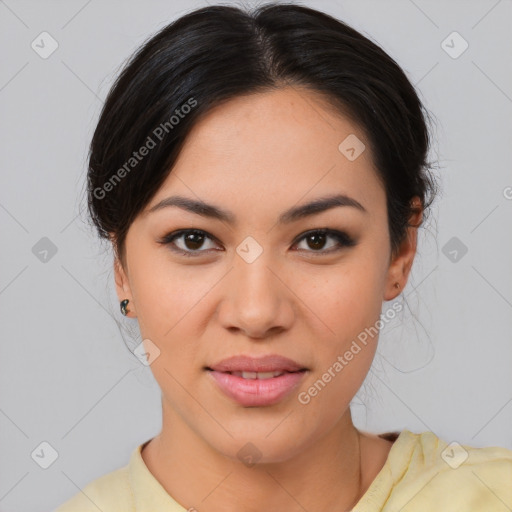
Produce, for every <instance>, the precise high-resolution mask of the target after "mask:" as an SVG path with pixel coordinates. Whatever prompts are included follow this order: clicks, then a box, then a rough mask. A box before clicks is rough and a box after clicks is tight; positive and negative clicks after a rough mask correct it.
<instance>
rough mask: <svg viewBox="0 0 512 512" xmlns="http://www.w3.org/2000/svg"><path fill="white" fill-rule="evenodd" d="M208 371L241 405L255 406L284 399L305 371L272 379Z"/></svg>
mask: <svg viewBox="0 0 512 512" xmlns="http://www.w3.org/2000/svg"><path fill="white" fill-rule="evenodd" d="M208 373H209V374H210V375H211V376H212V377H213V378H214V379H215V382H216V383H217V384H218V386H219V388H220V389H221V391H222V392H224V394H226V395H227V396H228V397H230V398H232V399H233V400H235V401H236V402H238V403H239V404H240V405H244V406H246V407H255V406H263V405H272V404H275V403H277V402H279V401H280V400H282V399H283V398H284V397H285V396H286V395H288V394H289V393H291V392H292V391H293V389H294V388H295V387H297V385H298V384H299V382H300V380H301V379H302V377H303V376H304V373H305V372H304V371H302V372H290V373H284V374H283V375H279V377H272V378H271V379H244V378H243V377H237V376H236V375H231V374H230V373H224V372H217V371H215V370H208Z"/></svg>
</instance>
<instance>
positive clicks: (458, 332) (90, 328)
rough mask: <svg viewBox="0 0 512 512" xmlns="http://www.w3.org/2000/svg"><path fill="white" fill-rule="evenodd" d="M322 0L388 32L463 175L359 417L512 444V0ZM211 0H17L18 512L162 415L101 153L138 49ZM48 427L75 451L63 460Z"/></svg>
mask: <svg viewBox="0 0 512 512" xmlns="http://www.w3.org/2000/svg"><path fill="white" fill-rule="evenodd" d="M212 3H213V2H212ZM224 3H225V4H227V3H229V2H224ZM303 4H304V5H309V6H312V7H316V8H318V9H320V10H324V11H326V12H328V13H330V14H333V15H335V16H337V17H339V18H340V19H342V20H344V21H346V22H348V23H349V24H351V25H353V26H354V27H355V28H356V29H358V30H360V31H362V32H363V33H364V34H365V35H367V36H369V37H370V38H371V39H372V40H374V41H375V42H376V43H378V44H379V45H381V46H382V47H383V48H384V49H385V50H386V51H387V52H389V53H390V54H391V56H392V57H394V58H395V59H396V60H397V62H398V63H399V64H400V65H401V66H402V67H403V68H404V70H405V71H406V73H407V75H408V77H409V78H410V79H411V81H412V82H413V83H414V84H415V85H416V86H417V88H418V90H419V93H420V95H421V98H422V100H423V101H424V102H425V105H426V106H427V108H429V109H430V110H431V111H432V112H433V113H434V115H435V116H436V119H437V129H436V132H435V133H434V136H435V137H436V138H437V141H436V142H435V144H436V145H435V150H434V152H433V153H432V155H431V158H434V159H437V160H438V162H439V164H440V169H439V171H437V174H438V175H439V176H440V178H439V179H440V180H441V182H440V184H441V187H442V189H443V193H442V196H441V197H440V198H439V199H438V201H437V203H436V206H435V207H434V209H433V211H432V215H431V221H430V222H429V223H428V224H427V226H426V227H425V229H423V230H422V231H421V235H420V239H419V243H420V246H419V254H418V256H417V259H416V261H415V266H414V269H413V273H412V276H411V279H410V281H409V283H408V285H407V288H406V289H405V290H404V293H403V294H402V297H404V296H405V303H404V305H405V310H404V312H403V314H401V315H399V317H398V318H397V319H395V321H393V322H391V323H390V324H388V325H386V327H385V328H384V330H383V331H382V333H381V339H380V342H379V350H378V353H377V356H376V359H375V361H374V365H373V368H372V370H371V371H370V373H369V375H368V378H367V380H366V381H365V383H364V385H363V387H362V388H361V390H360V392H359V393H358V394H357V396H356V398H355V399H354V403H353V405H352V410H353V414H354V420H355V423H356V426H358V427H360V428H362V429H364V430H368V431H372V432H383V431H388V430H395V429H396V430H400V429H402V428H408V429H410V430H412V431H415V432H421V431H424V430H432V431H434V432H435V433H436V434H437V435H439V436H440V437H443V438H444V439H446V440H447V441H448V442H450V441H458V442H460V443H462V444H464V443H465V444H470V445H474V446H485V445H498V446H504V447H507V448H511V449H512V433H511V432H512V429H511V428H510V426H511V424H512V403H511V402H512V372H511V361H512V337H511V334H510V333H511V330H512V314H511V313H512V271H511V261H512V237H511V236H510V234H511V220H512V200H511V198H512V172H511V169H512V166H511V163H512V162H511V160H512V156H511V152H510V144H511V142H512V141H511V131H512V130H511V128H512V99H511V97H512V83H511V82H512V80H511V79H512V70H511V64H510V62H511V58H510V57H511V55H510V48H511V47H512V46H511V45H512V41H511V39H512V5H511V1H510V0H501V1H496V0H480V1H468V0H465V1H446V0H443V1H441V0H439V1H426V0H422V1H421V0H414V1H412V0H400V1H385V2H384V1H381V0H379V1H369V0H356V1H341V0H333V1H327V0H325V1H315V2H313V1H309V2H303ZM202 5H206V2H204V1H202V2H192V1H188V2H183V1H174V2H170V1H168V0H167V1H152V2H142V1H140V2H134V1H122V2H121V1H119V2H114V1H109V2H106V1H103V2H100V1H99V0H92V1H66V2H64V1H60V2H49V1H39V2H37V1H32V2H28V1H15V0H5V1H0V38H1V44H2V52H1V55H2V57H1V59H2V63H1V66H0V115H1V120H2V123H1V133H0V140H1V144H2V153H1V154H2V160H1V169H2V171H1V181H0V225H1V229H2V251H1V254H0V258H1V262H0V263H1V264H0V311H1V319H2V322H1V329H2V338H1V340H2V342H1V358H0V379H1V381H0V382H1V386H0V432H1V439H0V442H1V457H0V511H2V512H6V511H14V510H15V511H18V512H29V511H42V510H50V509H52V508H54V507H56V506H57V505H58V504H60V503H62V502H63V501H65V500H66V499H68V498H69V497H71V496H72V495H74V494H75V493H76V492H78V491H79V489H80V488H82V487H83V486H84V485H85V484H87V483H88V482H89V481H91V480H93V479H95V478H97V477H99V476H101V475H103V474H105V473H106V472H109V471H112V470H114V469H116V468H118V467H121V466H123V465H125V464H126V463H127V462H128V457H129V454H130V453H131V451H132V450H133V449H134V448H135V447H136V446H137V445H138V444H140V443H142V442H143V441H146V440H147V439H149V438H150V437H152V436H153V435H155V434H156V433H158V431H159V428H160V420H161V416H160V414H161V413H160V393H159V388H158V387H157V385H156V383H155V381H154V379H153V377H152V375H151V373H150V369H149V368H147V367H144V366H143V365H141V364H140V363H139V361H138V359H137V358H136V357H135V356H134V355H133V354H131V353H130V352H129V349H128V348H127V347H126V346H125V344H124V338H126V342H127V343H128V344H129V345H131V346H135V345H134V343H133V342H132V341H130V338H129V337H128V334H129V332H131V331H133V328H134V327H136V325H134V324H133V323H130V322H134V321H133V320H129V319H124V318H122V317H121V315H120V313H119V310H118V304H117V297H116V296H115V292H114V287H113V276H112V270H111V263H112V255H111V253H110V252H109V250H107V249H106V248H105V247H104V246H102V245H100V244H99V242H98V240H97V239H96V235H95V234H94V232H93V231H92V230H91V229H90V228H89V227H88V225H87V220H86V215H85V211H84V204H85V203H84V196H83V185H84V177H85V169H86V166H85V164H86V156H87V150H88V144H89V142H90V138H91V136H92V132H93V129H94V126H95V122H96V121H97V117H98V115H99V112H100V108H101V106H102V101H103V99H104V98H105V96H106V94H107V91H108V89H109V87H110V85H111V84H112V82H113V80H114V78H115V76H116V73H117V72H118V71H119V69H120V66H121V64H122V63H123V62H124V60H125V59H126V58H127V57H128V56H129V55H130V54H131V53H132V52H133V51H134V50H135V49H136V48H137V47H138V46H139V45H140V44H141V43H142V42H143V41H144V40H145V39H147V38H148V37H149V36H150V35H152V34H154V33H155V32H156V31H157V30H159V29H160V28H162V27H163V26H164V25H166V24H167V23H169V22H170V21H171V20H173V19H175V18H176V17H178V16H179V15H181V14H184V13H185V12H186V11H189V10H191V9H193V8H195V7H199V6H202ZM43 31H47V32H48V33H49V34H51V36H52V37H53V38H54V39H55V40H56V41H57V42H58V48H57V50H56V51H55V52H54V53H53V54H52V55H50V56H49V57H48V58H46V59H43V58H41V57H40V55H39V54H38V53H36V51H34V50H33V49H32V47H31V43H32V41H34V40H35V41H36V42H37V41H38V36H39V34H40V33H41V32H43ZM453 31H457V32H458V33H459V34H460V36H462V38H463V39H464V40H465V41H467V43H468V44H469V47H468V48H467V50H466V51H465V52H464V53H462V54H461V55H457V58H454V57H453V55H452V56H450V55H449V54H448V53H447V52H446V51H445V49H444V48H445V46H443V41H444V40H445V39H446V38H447V37H448V36H449V35H450V34H451V33H452V32H453ZM452 39H453V36H452ZM39 40H40V39H39ZM450 41H451V40H450V38H449V39H448V40H447V43H444V45H446V44H449V45H450V46H452V47H453V48H452V50H451V51H452V52H458V51H460V49H461V48H462V46H461V44H462V40H460V39H455V40H454V42H453V43H451V42H450ZM46 48H48V45H46ZM45 237H46V238H47V239H49V241H51V242H49V241H48V240H46V239H45ZM41 239H43V240H42V241H41ZM52 247H53V252H55V250H56V252H55V254H53V252H52ZM464 247H466V248H467V253H465V254H463V250H464ZM44 250H48V251H49V252H47V253H44ZM454 250H455V251H457V255H456V257H455V252H453V251H454ZM384 307H385V308H386V304H385V305H384ZM42 442H47V443H49V444H50V445H51V446H52V447H53V449H54V450H55V451H56V452H57V454H58V458H57V459H56V460H55V462H54V463H53V464H52V465H51V466H50V467H48V468H47V469H43V468H41V467H40V465H39V464H41V463H44V460H43V459H45V457H46V458H47V457H49V456H50V455H49V454H51V450H50V449H49V448H48V447H45V446H46V445H43V448H42V451H41V447H40V444H41V443H42ZM34 450H36V453H40V454H44V455H40V457H39V458H38V457H37V456H34V459H33V458H32V457H31V454H32V453H33V452H34ZM36 461H37V462H36ZM47 462H48V460H47Z"/></svg>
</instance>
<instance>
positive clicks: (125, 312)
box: [120, 299, 130, 316]
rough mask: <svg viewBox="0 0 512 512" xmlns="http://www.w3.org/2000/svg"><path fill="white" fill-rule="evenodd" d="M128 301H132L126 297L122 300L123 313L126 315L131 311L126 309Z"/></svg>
mask: <svg viewBox="0 0 512 512" xmlns="http://www.w3.org/2000/svg"><path fill="white" fill-rule="evenodd" d="M128 302H130V301H129V300H128V299H124V300H122V301H121V304H120V306H121V313H122V314H123V315H124V316H126V315H127V314H128V313H129V312H130V311H129V310H128V309H126V306H128Z"/></svg>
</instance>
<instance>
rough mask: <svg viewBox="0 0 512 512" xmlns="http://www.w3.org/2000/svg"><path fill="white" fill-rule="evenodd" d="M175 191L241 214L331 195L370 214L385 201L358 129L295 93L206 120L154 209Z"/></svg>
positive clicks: (247, 99)
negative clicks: (356, 203)
mask: <svg viewBox="0 0 512 512" xmlns="http://www.w3.org/2000/svg"><path fill="white" fill-rule="evenodd" d="M340 145H341V146H340ZM350 146H351V147H354V148H355V150H356V151H357V153H356V155H357V154H358V153H360V154H359V156H357V157H356V158H355V159H353V158H352V156H351V155H354V152H352V153H350V152H349V153H346V150H347V149H349V150H350V149H351V148H350ZM363 148H364V149H363ZM347 155H348V156H351V158H348V157H347ZM176 192H179V193H183V194H187V195H188V196H191V197H195V198H200V199H204V200H208V202H216V203H217V204H226V203H227V202H228V203H229V204H230V205H233V208H229V209H235V210H236V208H237V206H236V205H237V203H238V206H239V208H241V209H242V211H243V210H244V209H245V210H247V209H249V208H250V207H251V206H254V207H259V208H261V207H262V206H264V207H265V208H266V209H271V208H272V205H276V207H277V206H278V205H281V204H282V203H285V204H286V205H288V206H290V205H291V204H294V203H298V202H306V201H307V200H311V199H314V198H315V197H319V196H325V195H327V194H333V193H342V194H347V195H350V196H352V197H354V198H355V199H357V200H358V201H359V202H361V203H363V204H364V206H365V207H367V208H368V210H371V209H372V208H374V209H375V208H378V207H379V206H383V205H384V199H385V198H384V197H383V194H384V192H383V190H382V188H381V184H380V181H379V180H378V179H377V175H376V173H375V171H374V168H373V161H372V155H371V151H370V146H369V141H367V140H366V136H365V134H364V132H363V131H362V130H361V128H360V127H359V126H358V125H356V124H355V123H353V122H352V121H350V120H349V119H348V118H346V117H344V116H342V115H341V114H340V113H338V112H337V111H334V109H333V108H332V107H329V106H328V104H327V103H326V102H325V101H324V100H323V98H322V97H321V96H320V95H318V94H315V93H313V92H311V91H307V90H304V89H299V88H296V87H286V88H282V89H277V90H272V91H268V92H263V93H257V94H251V95H246V96H241V97H237V98H234V99H231V100H229V101H227V102H225V103H223V104H221V105H218V106H217V107H215V108H213V109H211V110H210V111H209V112H208V113H207V114H206V115H204V117H202V119H201V120H200V121H198V122H197V123H196V125H195V126H194V127H193V129H192V130H191V132H190V133H189V135H188V137H187V140H186V142H185V144H184V146H183V148H182V151H181V152H180V155H179V157H178V159H177V161H176V163H175V165H174V167H173V170H172V172H171V173H170V174H169V176H168V178H167V180H166V181H165V182H164V184H163V185H162V187H161V189H160V190H159V191H158V193H157V194H156V195H155V197H154V198H153V200H152V201H151V204H150V205H149V207H151V205H154V204H155V203H157V202H158V201H159V200H161V199H162V198H164V197H166V195H169V194H170V193H176ZM281 209H282V208H280V207H279V208H277V210H276V212H277V211H280V210H281ZM249 211H250V210H249Z"/></svg>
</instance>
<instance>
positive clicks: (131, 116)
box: [87, 2, 437, 265]
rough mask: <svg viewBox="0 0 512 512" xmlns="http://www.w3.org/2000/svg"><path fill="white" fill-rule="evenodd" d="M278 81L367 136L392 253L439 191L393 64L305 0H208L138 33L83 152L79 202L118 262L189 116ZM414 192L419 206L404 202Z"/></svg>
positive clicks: (413, 98) (416, 106)
mask: <svg viewBox="0 0 512 512" xmlns="http://www.w3.org/2000/svg"><path fill="white" fill-rule="evenodd" d="M287 86H292V87H297V88H300V89H302V90H306V91H308V90H309V91H311V92H314V93H316V94H319V95H320V97H322V98H324V99H325V100H326V101H327V102H328V103H329V105H331V106H332V107H333V108H334V109H335V111H337V112H339V113H340V114H341V115H342V116H346V117H348V118H349V119H350V120H351V121H353V122H354V123H356V125H357V126H358V127H360V128H361V130H362V131H363V133H364V134H365V136H366V138H367V141H368V143H369V146H370V148H371V154H372V156H373V164H374V167H375V169H376V171H377V175H378V178H379V179H380V180H381V182H382V184H383V186H384V189H385V192H386V202H387V213H388V226H389V233H390V248H391V254H394V253H395V251H397V250H398V248H399V246H400V244H401V242H402V241H403V240H404V238H405V237H406V234H407V227H408V226H410V224H409V221H410V217H411V215H412V214H414V213H416V212H417V211H418V210H419V209H421V210H422V211H423V218H422V220H421V222H420V224H422V223H423V221H424V220H425V218H426V214H427V213H428V209H429V207H430V205H431V203H432V201H433V200H434V198H435V195H436V192H437V186H436V182H435V180H434V177H433V176H432V174H431V172H430V168H429V167H430V166H431V164H430V163H429V162H427V154H428V151H429V147H430V141H431V136H430V135H429V129H428V125H427V123H428V122H429V121H430V119H431V118H430V115H429V112H428V111H427V110H426V109H425V107H424V106H423V104H422V103H421V101H420V99H419V97H418V95H417V93H416V91H415V89H414V87H413V85H412V84H411V83H410V82H409V80H408V79H407V77H406V75H405V74H404V72H403V71H402V69H401V68H400V67H399V66H398V64H397V63H396V62H395V61H394V60H393V59H392V58H391V57H390V56H389V55H388V54H387V53H386V52H384V50H382V49H381V48H380V47H379V46H377V45H376V44H375V43H373V42H372V41H370V39H368V38H367V37H365V36H363V35H362V34H361V33H359V32H358V31H357V30H355V29H354V28H351V27H350V26H349V25H347V24H345V23H344V22H342V21H340V20H338V19H336V18H334V17H332V16H330V15H328V14H325V13H322V12H319V11H317V10H314V9H311V8H308V7H304V6H300V5H295V4H284V3H276V2H272V3H268V4H265V5H261V6H259V7H256V8H254V9H252V10H250V9H247V8H239V7H235V6H221V5H214V6H208V7H204V8H200V9H197V10H194V11H192V12H189V13H188V14H186V15H184V16H182V17H180V18H178V19H176V20H175V21H173V22H172V23H170V24H168V25H167V26H165V27H164V28H163V29H161V30H160V31H158V32H157V33H156V34H155V35H153V36H152V37H151V38H149V39H148V40H147V41H145V42H144V43H143V45H142V46H140V48H138V49H137V51H136V52H135V53H134V54H133V55H132V56H131V57H130V58H129V59H128V61H127V63H126V64H125V66H124V68H123V70H122V71H121V72H120V74H119V76H118V77H117V79H116V80H115V82H114V84H113V85H112V87H111V89H110V91H109V93H108V95H107V98H106V101H105V103H104V105H103V108H102V111H101V114H100V117H99V121H98V124H97V126H96V129H95V131H94V134H93V137H92V141H91V145H90V149H89V162H88V176H87V193H88V209H89V214H90V217H91V219H92V221H93V223H94V225H95V227H96V228H97V231H98V233H99V236H100V238H104V239H108V240H110V241H111V242H112V243H113V246H114V249H115V253H116V256H117V257H118V258H119V260H120V262H121V263H122V264H123V265H124V263H125V256H126V255H125V239H126V234H127V231H128V229H129V227H130V225H131V223H132V222H133V221H134V219H135V218H136V217H137V215H138V214H139V213H140V212H141V211H142V210H144V208H145V207H146V206H147V205H148V203H149V202H150V201H151V199H152V197H153V196H154V195H155V193H156V192H157V191H158V189H159V188H160V186H161V185H162V183H163V182H164V180H165V179H166V177H167V176H168V175H169V173H170V172H171V171H172V167H173V164H174V162H175V161H176V160H177V157H178V155H179V153H180V150H181V148H182V146H183V144H184V142H185V140H186V138H187V135H188V133H189V132H190V130H191V129H192V128H193V127H194V125H195V124H196V123H197V122H198V120H199V119H201V117H202V116H204V114H206V113H207V112H209V111H210V110H211V109H212V108H214V107H216V106H218V105H220V104H222V103H224V102H227V101H229V100H230V99H233V98H236V97H238V96H242V95H249V94H256V93H260V92H268V91H271V90H276V89H278V88H282V87H287ZM139 151H140V155H139ZM219 186H221V185H220V184H219ZM413 196H419V198H420V200H421V205H413V204H411V202H410V200H411V199H412V197H413ZM420 224H419V225H420ZM419 225H418V227H419Z"/></svg>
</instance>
